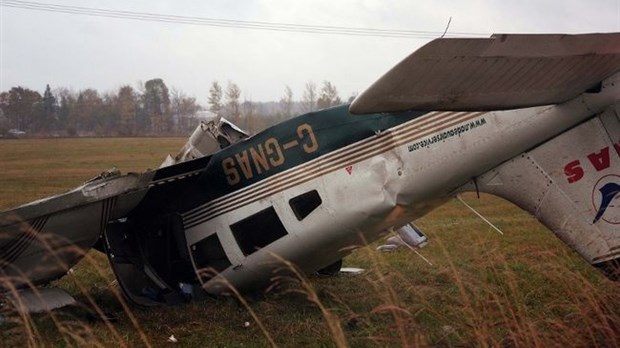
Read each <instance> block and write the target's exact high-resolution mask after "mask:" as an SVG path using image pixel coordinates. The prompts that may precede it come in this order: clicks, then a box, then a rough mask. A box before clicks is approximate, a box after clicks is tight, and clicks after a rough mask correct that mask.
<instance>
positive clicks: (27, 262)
mask: <svg viewBox="0 0 620 348" xmlns="http://www.w3.org/2000/svg"><path fill="white" fill-rule="evenodd" d="M209 160H210V156H205V157H202V158H199V159H196V160H193V161H188V162H183V163H179V164H175V165H172V166H169V167H165V168H160V169H157V170H154V171H147V172H144V173H140V174H137V173H129V174H126V175H120V173H118V172H104V173H103V174H102V175H100V176H98V177H96V178H94V179H92V180H90V181H89V182H87V183H85V184H84V185H82V186H80V187H77V188H75V189H73V190H71V191H69V192H67V193H64V194H61V195H57V196H53V197H50V198H45V199H42V200H39V201H35V202H32V203H28V204H26V205H23V206H20V207H17V208H15V209H13V210H8V211H4V212H0V289H2V288H5V289H11V288H22V287H33V286H37V285H41V284H45V283H47V282H49V281H52V280H54V279H57V278H60V277H62V276H63V275H65V274H66V273H67V271H68V270H69V268H71V267H72V266H73V265H75V264H76V263H77V262H78V261H79V260H80V259H81V258H82V257H83V256H84V255H85V253H86V252H87V251H88V250H89V249H90V248H92V247H93V246H94V245H95V244H96V243H97V242H98V240H99V237H100V236H101V235H102V233H103V231H104V230H105V228H106V226H107V224H108V222H109V221H114V220H118V219H121V218H123V217H125V216H127V215H128V214H129V213H130V212H131V211H132V210H133V209H134V208H136V207H137V206H138V205H139V204H140V203H141V202H143V200H144V198H145V197H146V195H147V193H148V192H149V190H151V189H152V188H154V187H158V186H161V185H164V184H169V183H172V182H176V181H180V180H188V179H189V178H195V177H196V176H197V175H198V174H199V173H201V172H202V171H203V170H204V168H205V167H206V164H207V163H208V161H209Z"/></svg>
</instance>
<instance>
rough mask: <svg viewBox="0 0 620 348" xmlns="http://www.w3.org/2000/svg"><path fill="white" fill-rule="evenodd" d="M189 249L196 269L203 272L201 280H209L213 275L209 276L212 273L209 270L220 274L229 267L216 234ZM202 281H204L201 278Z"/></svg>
mask: <svg viewBox="0 0 620 348" xmlns="http://www.w3.org/2000/svg"><path fill="white" fill-rule="evenodd" d="M191 249H192V257H193V258H194V263H195V264H196V269H198V270H201V269H202V270H205V271H203V272H201V278H202V277H206V278H211V277H212V276H213V275H214V274H211V273H212V272H210V271H209V269H213V270H215V271H216V272H221V271H223V270H225V269H226V268H228V267H230V265H231V263H230V261H229V260H228V257H227V256H226V252H224V248H222V243H221V242H220V239H219V238H218V237H217V233H214V234H212V235H210V236H209V237H207V238H205V239H203V240H201V241H200V242H198V243H196V244H194V245H192V247H191ZM205 272H206V273H205ZM209 275H210V276H209ZM203 281H206V280H205V279H204V278H203Z"/></svg>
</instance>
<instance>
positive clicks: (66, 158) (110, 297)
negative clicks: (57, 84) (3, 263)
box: [0, 138, 620, 347]
mask: <svg viewBox="0 0 620 348" xmlns="http://www.w3.org/2000/svg"><path fill="white" fill-rule="evenodd" d="M184 141H185V140H184V139H180V138H154V139H150V138H133V139H53V140H2V141H0V209H6V208H9V207H11V206H14V205H17V204H21V203H25V202H28V201H30V200H33V199H36V198H41V197H44V196H47V195H51V194H55V193H60V192H62V191H64V190H67V189H70V188H72V187H75V186H77V185H78V184H80V183H81V182H83V181H85V180H87V179H89V178H91V177H93V176H95V175H97V174H98V173H99V172H101V171H103V170H105V169H108V168H111V167H116V168H118V169H120V170H121V171H122V172H128V171H139V170H143V169H146V168H149V167H151V168H154V167H156V166H158V164H159V163H160V162H161V161H162V160H163V158H164V156H165V155H166V154H167V153H174V152H176V150H178V148H179V147H180V146H181V145H182V144H183V143H184ZM464 197H465V199H466V200H467V202H468V203H470V204H471V205H473V206H474V207H475V208H476V209H477V210H478V211H479V212H481V213H482V214H483V215H485V216H486V217H487V218H488V219H490V220H491V221H492V222H493V223H494V224H495V225H497V226H498V227H499V228H500V229H502V230H503V231H504V233H505V234H504V235H503V236H502V235H499V234H498V233H496V232H495V231H493V230H492V229H491V228H490V227H489V226H488V225H487V224H485V223H484V222H483V221H482V220H481V219H480V218H478V217H476V216H475V215H474V214H473V213H471V212H470V211H469V210H467V208H465V207H464V206H463V205H462V204H461V203H460V202H458V201H456V200H453V201H450V202H448V203H447V204H445V205H443V206H442V207H440V208H438V209H437V210H435V211H434V212H432V213H431V214H429V215H427V216H425V217H424V218H422V219H420V220H418V221H416V223H417V225H418V226H419V227H420V228H421V229H422V230H423V231H424V232H425V233H426V234H427V235H428V237H429V240H430V243H429V245H428V246H427V247H426V248H424V249H422V250H421V251H420V252H421V254H422V255H424V256H425V257H426V258H428V259H429V260H430V261H431V262H432V263H433V265H429V264H428V263H426V262H425V261H423V260H422V259H421V258H420V257H418V256H417V255H416V254H415V253H413V252H411V251H408V250H398V251H395V252H391V253H379V252H377V251H375V247H376V246H377V243H374V244H372V245H370V246H369V247H366V248H362V249H359V250H357V251H355V252H354V253H353V254H352V255H351V256H349V257H347V258H346V259H345V266H354V267H362V268H364V269H366V272H365V273H363V274H362V275H358V276H338V277H332V278H317V277H309V278H302V279H297V281H296V282H294V283H292V284H290V285H289V286H288V287H287V288H286V290H280V291H270V292H267V293H264V294H261V295H260V296H259V295H252V296H246V297H243V298H242V300H239V299H234V298H218V299H210V300H207V301H203V302H195V303H189V304H184V305H180V306H175V307H159V308H138V307H131V306H130V307H126V305H125V303H124V301H122V298H121V297H120V295H119V290H118V287H117V285H116V283H115V281H114V277H113V276H112V273H111V270H110V268H109V266H108V264H107V259H106V258H105V256H104V255H102V254H100V253H98V252H96V251H91V252H89V254H88V255H87V257H86V259H84V260H83V261H82V262H81V263H80V264H78V265H77V266H76V267H75V268H74V270H73V272H72V273H71V274H69V275H67V276H65V277H64V278H62V279H60V280H59V281H56V282H54V285H56V286H59V287H62V288H64V289H66V290H67V291H68V292H69V293H71V294H72V295H74V296H75V297H76V298H78V299H79V300H81V301H82V302H83V303H88V302H89V299H92V300H93V301H94V302H95V303H96V304H97V305H98V306H99V307H100V309H101V310H102V311H103V312H105V313H108V314H111V315H114V316H117V317H118V318H117V320H116V321H113V322H105V321H101V320H90V319H91V318H89V317H88V316H87V315H86V314H87V311H85V310H80V309H76V308H68V309H61V310H57V311H53V312H51V313H43V314H37V315H33V316H26V317H22V316H19V315H17V314H15V313H14V312H12V311H10V309H9V308H7V306H4V307H0V315H3V318H4V319H3V320H4V323H3V324H0V346H7V347H23V346H105V347H108V346H110V347H117V346H127V347H136V346H154V347H160V346H170V345H174V343H169V342H167V339H168V337H169V336H170V335H174V336H175V337H176V338H177V339H178V343H176V345H179V346H183V347H261V346H284V347H299V346H352V347H375V346H381V347H383V346H414V347H415V346H440V347H441V346H447V347H450V346H458V347H462V346H466V347H469V346H500V347H567V346H569V347H573V346H574V347H614V346H620V284H618V283H613V282H610V281H608V280H607V279H606V278H604V277H602V276H601V275H600V274H599V273H598V272H597V271H596V270H594V269H593V268H591V267H590V266H589V265H588V264H587V263H585V262H584V261H583V260H581V259H580V257H579V256H578V255H576V254H575V253H574V252H572V251H571V250H569V249H568V248H567V247H566V246H565V245H564V244H563V243H561V242H560V241H559V240H558V239H556V238H555V237H554V236H553V235H552V234H551V233H550V232H549V231H548V230H547V229H546V228H545V227H543V226H541V225H540V224H539V223H538V222H537V221H536V220H534V219H533V218H531V217H530V216H529V215H527V214H526V213H524V212H522V211H520V210H519V209H517V208H515V207H514V206H512V205H511V204H510V203H507V202H505V201H503V200H501V199H497V198H495V197H491V196H488V195H483V196H482V197H481V199H480V200H478V199H477V198H476V197H475V196H473V195H465V196H464ZM0 300H1V299H0ZM246 323H247V324H246Z"/></svg>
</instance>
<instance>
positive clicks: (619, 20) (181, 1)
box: [0, 0, 620, 105]
mask: <svg viewBox="0 0 620 348" xmlns="http://www.w3.org/2000/svg"><path fill="white" fill-rule="evenodd" d="M33 1H37V0H33ZM8 3H9V2H8V1H7V0H0V4H4V5H7V4H8ZM12 3H14V2H12ZM40 3H48V4H57V5H63V6H81V7H89V8H98V9H108V10H118V11H121V10H122V11H132V12H140V13H144V12H148V13H156V14H161V15H178V16H193V17H203V18H220V19H233V20H242V21H262V22H273V23H292V24H304V25H329V26H342V27H363V28H376V29H400V30H420V31H430V32H433V33H435V35H436V36H439V35H441V32H443V31H444V29H445V27H446V24H447V22H448V19H449V18H450V17H452V22H451V24H450V27H449V33H474V34H482V35H490V34H492V33H515V32H523V33H585V32H612V31H620V0H591V1H587V0H556V1H552V0H521V1H507V0H471V1H456V0H453V1H439V0H428V1H422V0H415V1H413V0H409V1H407V0H359V1H354V0H235V1H232V0H204V1H198V0H194V1H190V0H175V1H172V0H171V1H153V0H133V1H127V0H125V1H121V0H107V1H95V0H80V1H78V0H53V1H52V0H49V2H47V0H40ZM0 12H1V13H0V91H6V90H8V89H10V88H11V87H14V86H18V85H19V86H24V87H28V88H31V89H34V90H37V91H39V92H42V91H43V90H44V88H45V85H46V84H50V85H51V87H52V88H56V87H69V88H71V89H73V90H74V91H79V90H80V89H85V88H89V87H90V88H95V89H97V90H99V91H100V92H105V91H115V90H117V89H118V88H119V87H120V86H122V85H125V84H129V85H131V86H134V87H136V86H137V85H138V82H139V81H143V82H144V81H147V80H149V79H152V78H156V77H160V78H162V79H163V80H164V82H165V83H166V84H167V85H168V87H169V88H172V87H175V88H177V89H179V90H182V91H183V92H185V93H186V94H188V95H190V96H194V97H196V98H197V99H198V101H199V102H201V103H202V104H204V105H206V100H207V94H208V89H209V85H210V83H211V82H212V81H214V80H218V81H220V83H221V84H223V85H224V86H225V85H226V83H227V81H229V80H230V81H233V82H235V83H237V84H238V85H239V87H240V88H241V90H242V92H243V94H242V98H243V99H246V100H253V101H269V100H279V99H280V98H281V96H282V95H283V91H284V87H285V85H289V86H291V88H292V89H293V92H294V98H295V99H301V95H302V92H303V88H304V83H305V82H306V81H309V80H312V81H315V82H316V83H317V84H320V83H321V81H323V80H329V81H331V82H332V83H333V84H335V85H336V87H337V88H338V90H339V92H340V95H341V97H343V98H344V99H346V98H347V97H348V96H350V95H351V94H352V93H355V92H361V91H362V90H364V89H365V88H366V87H368V86H369V85H370V84H371V83H372V82H373V81H374V80H376V79H377V78H379V77H380V76H381V75H382V74H383V73H384V72H386V71H387V70H388V69H389V68H390V67H392V66H393V65H394V64H396V63H397V62H398V61H400V60H401V59H403V58H404V57H405V56H407V55H408V54H409V53H411V52H412V51H414V50H415V49H416V48H417V47H419V46H421V45H423V44H424V43H426V42H428V41H429V40H430V39H429V38H405V39H403V38H385V37H360V36H350V35H321V34H310V33H296V32H279V31H262V30H248V29H239V28H218V27H212V26H203V25H188V24H177V23H162V22H149V21H138V20H131V19H118V18H106V17H98V16H85V15H75V14H66V13H57V12H43V11H36V10H28V9H22V8H12V7H8V6H0Z"/></svg>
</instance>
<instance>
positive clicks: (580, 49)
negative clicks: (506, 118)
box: [350, 33, 620, 114]
mask: <svg viewBox="0 0 620 348" xmlns="http://www.w3.org/2000/svg"><path fill="white" fill-rule="evenodd" d="M619 70H620V33H609V34H581V35H559V34H496V35H493V36H491V37H490V38H486V39H463V38H441V39H436V40H433V41H431V42H430V43H428V44H426V45H425V46H423V47H422V48H420V49H418V50H417V51H415V52H413V53H412V54H411V55H410V56H408V57H407V58H405V59H404V60H403V61H402V62H400V63H399V64H398V65H396V66H395V67H394V68H392V69H391V70H390V71H388V72H387V73H386V74H385V75H383V76H382V77H381V78H380V79H379V80H377V81H376V82H375V83H374V84H373V85H371V86H370V87H369V88H368V89H367V90H365V91H364V92H362V93H361V94H360V95H359V96H358V97H357V98H356V99H355V100H354V101H353V103H352V104H351V107H350V111H351V113H354V114H368V113H375V112H396V111H405V110H442V111H490V110H505V109H516V108H522V107H530V106H538V105H547V104H559V103H562V102H565V101H568V100H570V99H573V98H574V97H576V96H577V95H579V94H581V93H583V92H585V91H586V90H588V89H592V88H596V86H597V84H598V83H599V82H600V81H602V80H604V79H605V78H606V77H609V76H611V75H612V74H613V73H614V72H616V71H619Z"/></svg>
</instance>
